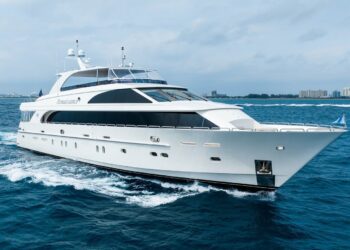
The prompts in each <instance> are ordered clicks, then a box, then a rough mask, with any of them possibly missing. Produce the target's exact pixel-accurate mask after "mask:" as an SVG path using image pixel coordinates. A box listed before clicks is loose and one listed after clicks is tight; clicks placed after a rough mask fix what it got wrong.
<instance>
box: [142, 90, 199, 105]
mask: <svg viewBox="0 0 350 250" xmlns="http://www.w3.org/2000/svg"><path fill="white" fill-rule="evenodd" d="M140 90H141V91H142V92H143V93H145V94H146V95H148V96H150V97H151V98H153V99H154V100H156V101H158V102H171V101H186V100H187V101H198V100H204V101H205V99H204V98H202V97H199V96H197V95H195V94H192V93H191V92H189V91H188V90H186V89H172V88H142V89H141V88H140Z"/></svg>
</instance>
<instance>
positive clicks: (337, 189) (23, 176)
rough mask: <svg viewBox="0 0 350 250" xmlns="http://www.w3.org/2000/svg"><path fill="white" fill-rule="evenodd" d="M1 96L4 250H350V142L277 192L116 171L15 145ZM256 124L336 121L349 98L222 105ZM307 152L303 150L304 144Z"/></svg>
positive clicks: (13, 114) (349, 107)
mask: <svg viewBox="0 0 350 250" xmlns="http://www.w3.org/2000/svg"><path fill="white" fill-rule="evenodd" d="M22 101H24V100H23V99H0V249H162V248H167V249H349V247H350V136H349V133H347V134H344V135H343V136H342V137H340V138H339V139H338V140H337V141H335V142H333V143H332V144H331V145H329V146H328V147H327V148H326V149H325V150H324V151H322V152H321V153H320V154H319V155H318V156H317V157H315V158H314V159H313V160H312V161H311V162H310V163H308V164H307V165H306V166H305V167H304V168H303V169H302V170H301V171H300V172H298V173H297V174H296V175H295V176H294V177H293V178H292V179H291V180H290V181H289V182H287V184H285V185H284V186H283V187H282V188H281V189H279V190H278V191H277V192H270V193H255V194H252V193H248V192H242V191H238V190H235V189H230V190H225V189H219V188H216V187H212V186H209V185H205V184H201V183H197V182H194V183H187V184H186V183H176V182H170V181H169V182H168V181H161V180H157V179H150V178H143V177H136V176H130V175H126V174H120V173H112V172H108V171H105V170H101V169H97V168H95V167H94V166H91V165H87V164H83V163H78V162H74V161H71V160H65V159H58V158H53V157H50V156H43V155H38V154H34V153H32V152H29V151H26V150H23V149H20V148H18V147H17V146H16V142H15V137H16V129H17V125H18V122H19V116H20V114H19V104H20V102H22ZM217 101H221V102H227V103H232V104H239V105H240V106H242V107H243V108H244V110H245V111H246V112H247V113H248V114H249V115H251V116H252V117H254V118H255V119H256V120H258V121H269V122H282V121H283V122H305V123H310V122H311V123H319V124H330V123H331V122H332V121H334V120H336V119H337V118H338V117H339V116H340V115H341V114H342V113H345V114H346V115H347V117H350V100H249V99H245V100H244V99H241V100H217ZM301 146H302V145H301Z"/></svg>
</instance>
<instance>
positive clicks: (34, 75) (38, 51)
mask: <svg viewBox="0 0 350 250" xmlns="http://www.w3.org/2000/svg"><path fill="white" fill-rule="evenodd" d="M349 7H350V2H348V1H337V2H336V4H335V3H334V2H333V1H307V2H305V1H283V2H276V1H251V2H249V4H248V3H244V2H240V1H221V2H220V3H214V2H209V1H208V2H204V1H191V2H189V1H181V0H180V1H176V3H175V2H167V3H164V2H162V1H148V2H141V1H129V2H125V1H120V2H118V4H116V3H115V2H114V1H106V2H105V3H104V4H103V5H96V4H95V2H94V1H84V2H79V1H77V2H74V3H71V2H69V1H61V2H46V1H26V2H20V1H0V14H1V22H0V30H1V31H2V36H1V39H0V73H1V74H0V89H1V90H0V92H1V93H13V92H16V93H19V94H30V93H32V92H38V91H39V90H40V89H43V90H44V92H46V93H47V92H48V90H49V89H50V88H51V86H52V84H53V83H54V81H55V79H56V77H55V75H56V73H58V72H60V71H62V70H63V60H64V57H65V55H66V51H67V49H68V48H71V47H74V42H75V40H76V39H79V41H80V43H81V48H83V49H84V50H85V51H86V53H87V56H88V57H91V59H92V63H93V64H95V65H106V64H107V65H110V64H111V62H112V63H113V64H114V65H117V64H119V62H120V47H121V46H125V47H126V52H127V60H128V61H131V62H134V63H135V65H136V66H146V67H149V68H155V69H158V70H159V72H160V73H161V75H162V76H164V78H166V79H167V80H168V81H169V82H170V83H175V84H180V85H183V86H186V87H188V88H190V89H191V90H193V91H195V92H197V93H199V94H201V93H206V92H210V91H211V90H212V89H217V90H219V91H220V92H224V93H227V94H229V95H245V94H248V93H253V92H254V93H269V94H272V93H285V94H287V93H298V92H299V90H301V89H327V90H328V91H333V90H336V89H338V90H341V89H343V88H345V87H349V86H350V73H349V69H350V31H349V30H348V29H347V27H348V26H349V25H350V14H348V11H347V10H348V9H349ZM48 10H50V11H48ZM113 10H116V11H115V12H113ZM212 13H216V14H215V15H213V14H212ZM218 13H220V15H219V14H218Z"/></svg>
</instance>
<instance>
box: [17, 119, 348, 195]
mask: <svg viewBox="0 0 350 250" xmlns="http://www.w3.org/2000/svg"><path fill="white" fill-rule="evenodd" d="M20 127H21V129H20V130H19V131H18V136H17V143H18V146H19V147H22V148H26V149H29V150H33V151H37V152H40V153H44V154H49V155H54V156H58V157H63V158H68V159H72V160H77V161H81V162H86V163H89V164H94V165H97V166H100V167H104V168H108V169H111V170H117V171H125V172H132V173H138V174H142V175H152V176H157V177H165V178H175V179H183V180H199V181H203V182H208V183H213V184H219V185H231V186H236V187H239V188H241V189H252V190H258V189H263V190H274V189H276V188H278V187H280V186H282V185H283V184H284V183H285V182H286V181H287V180H288V179H289V178H291V177H292V176H293V175H294V174H295V173H296V172H297V171H299V170H300V169H301V168H302V167H303V166H304V165H305V164H306V163H307V162H308V161H310V160H311V159H312V158H313V157H314V156H315V155H316V154H318V153H319V152H320V151H321V150H322V149H323V148H324V147H325V146H327V145H328V144H329V143H331V142H332V141H333V140H335V139H336V138H337V137H338V136H339V135H341V134H342V132H341V131H338V132H335V131H333V132H331V131H329V132H324V131H323V132H252V131H249V132H247V131H224V130H205V129H174V128H149V127H148V128H143V127H116V126H92V125H66V124H65V125H61V124H43V125H42V126H41V127H40V128H38V126H35V125H32V124H30V123H27V124H22V125H21V126H20Z"/></svg>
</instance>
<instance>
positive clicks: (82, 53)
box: [78, 49, 85, 57]
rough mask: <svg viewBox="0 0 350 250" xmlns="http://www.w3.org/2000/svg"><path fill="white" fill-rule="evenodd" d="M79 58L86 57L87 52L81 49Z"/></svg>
mask: <svg viewBox="0 0 350 250" xmlns="http://www.w3.org/2000/svg"><path fill="white" fill-rule="evenodd" d="M78 57H85V51H84V50H82V49H80V50H79V51H78Z"/></svg>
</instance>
